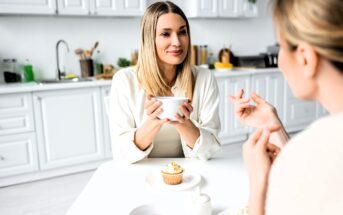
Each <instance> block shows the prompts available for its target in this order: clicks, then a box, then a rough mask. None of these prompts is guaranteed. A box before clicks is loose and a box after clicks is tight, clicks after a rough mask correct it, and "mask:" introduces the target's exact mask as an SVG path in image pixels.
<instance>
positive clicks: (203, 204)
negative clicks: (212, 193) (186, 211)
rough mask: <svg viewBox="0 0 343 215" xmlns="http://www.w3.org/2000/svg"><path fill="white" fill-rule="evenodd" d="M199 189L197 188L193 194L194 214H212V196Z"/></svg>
mask: <svg viewBox="0 0 343 215" xmlns="http://www.w3.org/2000/svg"><path fill="white" fill-rule="evenodd" d="M199 191H200V190H199V189H198V190H195V194H194V196H193V204H194V207H193V213H192V214H193V215H211V214H212V204H211V198H210V197H209V196H208V195H207V194H204V193H202V194H200V193H199Z"/></svg>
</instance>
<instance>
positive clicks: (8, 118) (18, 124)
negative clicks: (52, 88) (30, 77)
mask: <svg viewBox="0 0 343 215" xmlns="http://www.w3.org/2000/svg"><path fill="white" fill-rule="evenodd" d="M36 170H38V159H37V143H36V137H35V125H34V120H33V107H32V96H31V94H30V93H12V94H3V95H0V177H5V176H10V175H18V174H23V173H27V172H33V171H36Z"/></svg>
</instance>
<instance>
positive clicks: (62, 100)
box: [34, 88, 104, 169]
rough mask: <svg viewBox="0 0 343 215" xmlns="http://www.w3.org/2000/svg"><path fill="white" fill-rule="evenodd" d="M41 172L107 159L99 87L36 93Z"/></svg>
mask: <svg viewBox="0 0 343 215" xmlns="http://www.w3.org/2000/svg"><path fill="white" fill-rule="evenodd" d="M34 109H35V115H36V120H37V122H36V124H37V138H38V146H39V158H40V165H41V168H42V169H51V168H56V167H64V166H70V165H74V164H81V163H85V162H88V161H95V160H101V159H103V158H104V149H103V144H102V143H103V136H102V130H103V123H102V115H101V114H102V110H101V101H100V89H99V88H86V89H75V90H59V91H49V92H39V93H34Z"/></svg>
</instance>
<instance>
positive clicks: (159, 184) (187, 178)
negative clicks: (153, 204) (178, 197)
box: [145, 171, 201, 191]
mask: <svg viewBox="0 0 343 215" xmlns="http://www.w3.org/2000/svg"><path fill="white" fill-rule="evenodd" d="M145 181H146V183H147V184H149V185H150V186H151V187H153V188H157V189H159V190H162V191H182V190H187V189H190V188H193V187H195V186H197V185H199V183H200V181H201V176H200V175H199V174H197V173H194V172H188V171H185V172H184V173H183V179H182V183H181V184H176V185H169V184H166V183H164V182H163V178H162V175H161V173H160V172H153V173H150V174H148V175H147V176H146V177H145Z"/></svg>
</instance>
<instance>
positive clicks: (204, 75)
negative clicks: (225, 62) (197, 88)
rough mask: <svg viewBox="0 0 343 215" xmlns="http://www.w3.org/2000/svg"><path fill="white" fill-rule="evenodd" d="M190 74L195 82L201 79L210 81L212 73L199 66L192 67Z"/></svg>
mask: <svg viewBox="0 0 343 215" xmlns="http://www.w3.org/2000/svg"><path fill="white" fill-rule="evenodd" d="M192 72H193V75H194V77H195V80H199V79H201V80H207V81H210V80H211V79H212V78H213V73H212V71H211V70H209V69H207V68H204V67H201V66H192Z"/></svg>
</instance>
